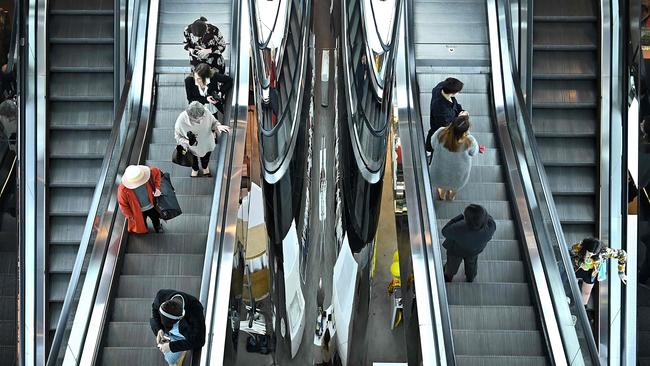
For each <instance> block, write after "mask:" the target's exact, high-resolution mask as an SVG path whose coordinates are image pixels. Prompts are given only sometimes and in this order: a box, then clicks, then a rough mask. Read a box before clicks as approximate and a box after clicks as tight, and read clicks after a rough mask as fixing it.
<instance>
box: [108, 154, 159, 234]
mask: <svg viewBox="0 0 650 366" xmlns="http://www.w3.org/2000/svg"><path fill="white" fill-rule="evenodd" d="M160 177H161V174H160V169H158V168H156V167H153V166H152V167H151V168H150V167H148V166H145V165H129V166H128V167H127V168H126V170H125V171H124V174H123V175H122V184H120V186H119V188H118V189H117V202H118V203H119V205H120V211H122V214H124V216H125V217H126V219H127V220H128V224H129V232H130V233H136V234H145V233H148V232H149V229H148V228H147V222H146V217H149V218H150V219H151V222H152V223H153V228H154V230H156V232H157V233H161V232H162V231H163V228H162V225H161V223H160V214H159V213H158V211H157V209H156V207H155V201H154V197H158V196H160Z"/></svg>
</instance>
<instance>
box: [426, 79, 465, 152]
mask: <svg viewBox="0 0 650 366" xmlns="http://www.w3.org/2000/svg"><path fill="white" fill-rule="evenodd" d="M461 90H463V82H462V81H460V80H458V79H456V78H447V79H445V80H444V81H441V82H440V83H438V85H436V86H435V88H433V90H431V104H430V107H429V122H430V124H431V126H430V129H429V133H428V134H427V140H426V146H427V150H428V151H431V148H430V146H431V136H432V135H433V133H434V132H436V131H438V129H439V128H442V127H447V126H449V124H450V123H451V121H453V120H454V118H456V117H458V116H459V115H469V113H467V111H464V110H463V107H462V106H461V105H460V104H459V103H458V101H457V100H456V95H457V94H458V93H460V91H461Z"/></svg>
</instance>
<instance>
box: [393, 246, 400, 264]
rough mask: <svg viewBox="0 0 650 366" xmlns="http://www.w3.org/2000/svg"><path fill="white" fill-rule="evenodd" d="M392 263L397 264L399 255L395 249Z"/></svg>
mask: <svg viewBox="0 0 650 366" xmlns="http://www.w3.org/2000/svg"><path fill="white" fill-rule="evenodd" d="M393 262H399V253H398V252H397V249H395V252H394V253H393Z"/></svg>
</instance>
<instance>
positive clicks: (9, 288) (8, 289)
mask: <svg viewBox="0 0 650 366" xmlns="http://www.w3.org/2000/svg"><path fill="white" fill-rule="evenodd" d="M3 277H4V278H3V281H1V282H0V297H1V296H13V298H14V299H15V298H16V283H17V282H16V281H17V280H16V278H17V277H16V276H15V275H13V274H7V275H5V276H3Z"/></svg>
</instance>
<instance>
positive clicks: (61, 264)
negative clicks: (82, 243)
mask: <svg viewBox="0 0 650 366" xmlns="http://www.w3.org/2000/svg"><path fill="white" fill-rule="evenodd" d="M78 249H79V248H78V247H77V246H76V245H50V246H49V253H48V263H49V264H48V272H49V273H67V274H70V273H72V268H73V267H74V262H75V260H76V258H77V251H78Z"/></svg>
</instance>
